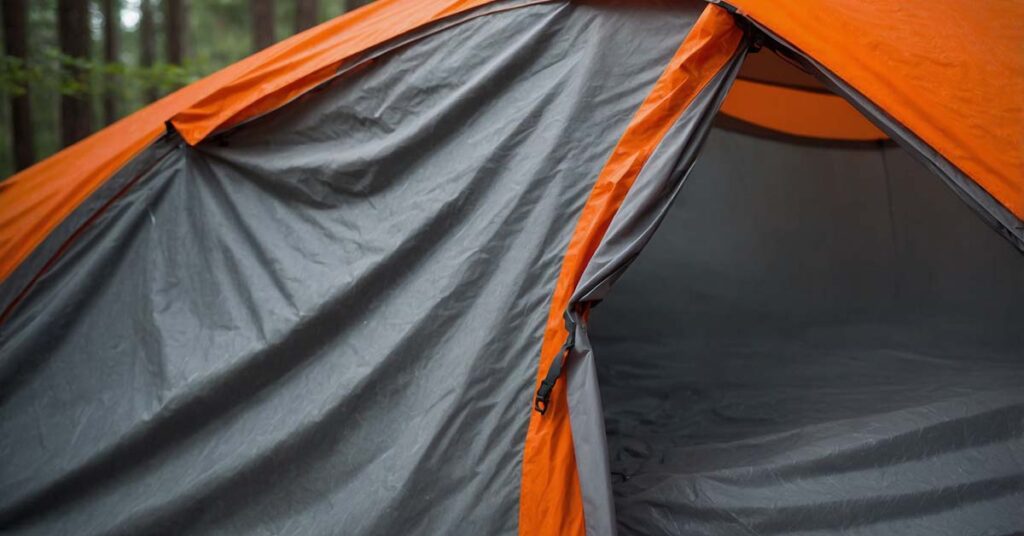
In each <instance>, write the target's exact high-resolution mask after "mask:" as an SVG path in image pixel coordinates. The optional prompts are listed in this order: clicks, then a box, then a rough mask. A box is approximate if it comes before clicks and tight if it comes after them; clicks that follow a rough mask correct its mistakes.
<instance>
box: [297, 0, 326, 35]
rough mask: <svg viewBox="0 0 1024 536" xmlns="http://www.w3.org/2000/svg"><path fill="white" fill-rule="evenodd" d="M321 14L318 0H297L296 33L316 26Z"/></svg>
mask: <svg viewBox="0 0 1024 536" xmlns="http://www.w3.org/2000/svg"><path fill="white" fill-rule="evenodd" d="M319 12H320V6H319V2H317V0H295V33H299V32H301V31H302V30H306V29H309V28H312V27H313V26H316V23H317V19H318V17H317V13H319Z"/></svg>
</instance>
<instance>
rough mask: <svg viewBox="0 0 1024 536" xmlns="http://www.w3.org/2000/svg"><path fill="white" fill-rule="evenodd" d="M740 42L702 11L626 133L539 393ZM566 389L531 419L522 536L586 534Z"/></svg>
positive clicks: (599, 184) (725, 24)
mask: <svg viewBox="0 0 1024 536" xmlns="http://www.w3.org/2000/svg"><path fill="white" fill-rule="evenodd" d="M742 35H743V32H742V30H740V29H739V28H738V27H737V26H736V25H735V21H734V19H733V18H732V16H731V15H730V14H729V13H728V12H726V11H725V10H723V9H721V8H719V7H718V6H714V5H709V6H708V7H707V8H705V10H704V12H703V13H702V14H701V17H700V19H698V20H697V23H696V25H695V26H694V27H693V29H692V30H691V31H690V33H689V35H688V36H687V37H686V40H685V41H684V42H683V44H682V45H681V46H680V48H679V50H678V51H677V52H676V53H675V56H673V58H672V60H671V61H670V62H669V64H668V66H667V67H666V68H665V71H664V72H663V73H662V75H661V76H660V78H659V79H658V80H657V81H656V82H655V84H654V87H653V88H652V89H651V93H650V94H649V95H648V96H647V97H646V98H645V99H644V102H643V103H642V104H641V105H640V107H639V108H638V109H637V112H636V114H635V115H634V116H633V118H632V120H631V121H630V123H629V125H628V126H627V127H626V131H625V132H624V133H623V135H622V137H621V138H620V139H619V142H618V144H617V145H616V147H615V149H614V150H613V151H612V154H611V156H610V157H609V159H608V162H607V163H606V164H605V166H604V168H603V169H602V170H601V173H600V175H599V176H598V178H597V181H596V183H595V184H594V187H593V189H592V190H591V192H590V195H589V197H588V198H587V201H586V204H585V205H584V207H583V211H582V213H581V214H580V219H579V221H578V222H577V224H576V229H575V230H574V231H573V236H572V238H571V239H570V242H569V246H568V249H567V250H566V253H565V259H564V261H563V263H562V269H561V272H560V273H559V276H558V281H557V283H556V286H555V291H554V294H553V295H552V298H551V309H550V311H549V313H548V321H547V326H546V328H545V331H544V341H543V343H542V346H541V355H540V367H539V368H538V375H537V379H536V385H535V387H539V386H540V382H541V381H543V379H544V375H545V373H546V372H547V369H548V367H549V366H550V365H551V363H552V361H553V360H554V359H555V356H556V355H557V354H558V353H559V350H560V348H561V346H562V343H563V342H564V340H565V337H566V335H567V334H566V331H565V326H564V323H563V322H564V321H563V319H562V313H563V312H564V311H565V309H566V307H567V306H568V304H569V299H570V298H571V297H572V293H573V291H574V290H575V288H576V285H577V283H578V282H579V279H580V277H582V275H583V271H584V269H585V268H586V266H587V263H588V262H589V261H590V258H591V256H592V255H593V254H594V251H595V250H596V249H597V247H598V245H599V244H600V243H601V239H602V238H603V237H604V233H605V231H607V229H608V226H609V225H610V224H611V221H612V218H613V217H614V216H615V213H616V211H618V209H619V207H620V206H621V204H622V201H623V200H624V199H625V198H626V194H627V193H628V192H629V189H630V187H631V186H632V185H633V182H634V181H635V180H636V178H637V176H638V175H639V174H640V170H641V169H642V168H643V167H644V164H645V163H646V162H647V159H648V158H649V157H650V156H651V154H653V153H654V150H655V148H656V147H657V145H658V143H659V142H660V141H661V139H662V138H663V137H664V135H665V134H666V133H667V132H668V130H669V128H671V126H672V125H673V124H674V123H675V122H676V121H677V120H678V119H679V118H680V117H681V116H682V114H683V113H684V112H685V111H686V109H687V107H688V106H689V105H690V103H691V102H692V101H693V99H694V98H696V96H697V95H698V94H699V93H700V91H701V90H702V89H703V88H704V87H705V86H706V85H707V83H708V82H709V81H710V80H711V79H712V78H714V76H715V75H716V74H717V73H718V72H719V71H720V70H721V69H722V68H723V66H725V64H726V63H727V62H728V61H729V59H730V58H731V57H732V55H733V54H734V53H735V52H736V48H737V46H738V45H739V43H740V39H741V38H742ZM564 387H565V382H564V381H562V382H559V383H558V384H556V386H555V388H554V391H553V392H552V396H551V402H550V405H549V406H548V410H547V413H546V414H544V415H541V414H539V413H537V412H531V418H530V425H529V429H528V431H527V436H526V446H525V447H524V452H523V480H522V487H521V495H520V500H519V501H520V502H519V532H520V534H527V535H531V536H533V535H544V536H548V535H552V536H554V535H560V536H571V535H581V534H583V533H584V519H583V502H582V497H581V495H580V488H579V480H578V476H577V473H576V459H575V455H574V449H573V443H572V431H571V429H570V425H569V412H568V401H567V399H566V393H565V388H564ZM529 407H530V406H527V407H524V411H526V410H527V408H529Z"/></svg>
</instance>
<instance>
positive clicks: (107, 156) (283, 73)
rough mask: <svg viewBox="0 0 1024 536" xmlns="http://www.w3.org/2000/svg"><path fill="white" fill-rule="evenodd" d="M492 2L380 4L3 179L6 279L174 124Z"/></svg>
mask: <svg viewBox="0 0 1024 536" xmlns="http://www.w3.org/2000/svg"><path fill="white" fill-rule="evenodd" d="M490 1H491V0H379V1H377V2H374V3H373V4H370V5H368V6H366V7H364V8H362V9H359V10H356V11H353V12H352V13H349V14H348V15H346V16H344V17H339V18H337V19H334V20H332V21H330V22H327V23H325V24H321V25H320V26H317V27H315V28H312V29H310V30H308V31H305V32H303V33H301V34H298V35H295V36H293V37H291V38H289V39H286V40H284V41H282V42H280V43H278V44H276V45H274V46H272V47H269V48H267V49H265V50H263V51H261V52H259V53H256V54H254V55H252V56H249V57H248V58H245V59H244V60H242V61H240V62H238V63H235V64H234V65H231V66H230V67H227V68H225V69H223V70H221V71H219V72H217V73H214V74H212V75H210V76H208V77H206V78H204V79H202V80H200V81H198V82H196V83H194V84H190V85H189V86H187V87H185V88H182V89H181V90H179V91H177V92H175V93H173V94H171V95H169V96H167V97H165V98H163V99H161V100H159V101H157V102H156V103H154V104H151V105H150V106H147V107H146V108H143V109H142V110H139V111H138V112H135V113H134V114H132V115H129V116H128V117H125V118H124V119H122V120H120V121H118V122H117V123H114V124H113V125H111V126H109V127H107V128H105V129H103V130H101V131H99V132H97V133H96V134H93V135H92V136H90V137H88V138H86V139H84V140H82V141H81V142H79V143H77V144H75V145H73V146H71V147H69V148H68V149H65V150H63V151H61V152H59V153H57V154H56V155H54V156H53V157H51V158H49V159H47V160H44V161H43V162H40V163H38V164H36V165H35V166H32V167H31V168H29V169H26V170H24V171H22V172H21V173H18V174H17V175H15V176H13V177H11V178H9V179H7V180H5V181H3V182H0V281H3V280H4V279H6V278H7V276H9V275H10V274H11V272H13V271H14V269H15V268H17V267H18V265H19V264H21V262H22V261H23V260H24V259H25V258H26V257H28V255H29V254H30V253H31V252H32V251H33V250H34V249H35V248H36V247H37V246H39V244H40V243H42V241H43V240H44V239H45V238H46V237H47V235H49V234H50V232H51V231H52V230H53V229H54V228H55V227H57V225H59V224H60V222H61V221H63V220H64V218H66V217H67V216H68V214H70V213H71V212H72V211H73V210H74V209H75V208H76V207H78V206H79V205H80V204H81V203H82V202H83V201H84V200H85V199H86V198H88V197H89V195H90V194H92V193H93V192H95V191H96V189H97V188H99V187H100V186H101V185H102V184H103V183H104V182H105V181H106V180H107V179H108V178H110V177H111V176H112V175H113V174H114V173H115V172H117V170H118V169H120V168H121V166H123V165H124V164H125V163H126V162H128V160H130V159H131V158H132V157H133V156H135V155H136V154H138V153H139V152H140V151H142V149H144V148H145V147H146V146H148V145H149V144H150V143H152V142H153V141H154V140H155V139H157V138H158V137H159V136H160V135H161V134H162V133H163V132H164V129H165V126H164V125H165V123H166V122H167V121H172V122H173V123H174V125H175V127H176V128H177V129H178V130H179V132H180V133H181V134H182V136H183V137H184V138H185V139H186V141H188V142H189V143H191V144H195V143H198V142H199V141H201V140H202V139H203V138H205V137H206V136H207V135H209V134H210V133H212V132H213V131H215V130H217V129H218V128H221V127H223V126H225V125H227V124H229V123H235V122H238V121H242V120H244V119H246V118H248V117H252V116H254V115H257V114H259V113H263V112H266V111H268V110H271V109H273V108H275V107H277V106H279V105H281V104H283V103H285V102H287V101H288V100H290V99H292V98H294V97H295V96H297V95H298V94H301V93H302V92H305V91H307V90H309V89H311V88H312V87H314V86H316V85H317V84H318V83H320V82H322V81H323V80H325V79H327V78H329V77H330V76H332V75H333V74H334V71H335V69H336V68H337V67H338V65H339V64H340V63H341V62H343V61H344V60H345V59H347V58H349V57H352V56H353V55H355V54H358V53H360V52H362V51H364V50H366V49H367V48H369V47H372V46H374V45H377V44H379V43H381V42H384V41H387V40H389V39H392V38H394V37H397V36H400V35H402V34H405V33H407V32H409V31H412V30H415V29H416V28H419V27H421V26H423V25H426V24H429V23H431V22H434V21H437V20H440V19H442V18H444V17H447V16H450V15H454V14H458V13H462V12H465V11H468V10H470V9H473V8H476V7H479V6H482V5H484V4H487V3H489V2H490Z"/></svg>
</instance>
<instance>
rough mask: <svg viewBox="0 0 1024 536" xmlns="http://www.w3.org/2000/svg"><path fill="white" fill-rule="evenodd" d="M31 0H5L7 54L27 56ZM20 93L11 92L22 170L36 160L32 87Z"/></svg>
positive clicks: (17, 157)
mask: <svg viewBox="0 0 1024 536" xmlns="http://www.w3.org/2000/svg"><path fill="white" fill-rule="evenodd" d="M27 7H28V0H3V9H4V47H5V50H6V51H7V55H9V56H11V57H14V58H18V59H19V60H21V62H22V65H24V64H25V62H26V61H27V60H28V24H27V22H28V21H27V18H26V16H25V15H26V11H25V10H26V9H27ZM24 89H25V92H24V93H22V94H20V95H11V103H10V104H11V137H12V139H13V141H14V167H15V169H17V170H18V171H21V170H23V169H25V168H27V167H29V166H31V165H32V163H33V162H34V161H35V150H34V148H33V143H32V112H31V110H30V108H29V88H28V87H27V86H26V87H25V88H24Z"/></svg>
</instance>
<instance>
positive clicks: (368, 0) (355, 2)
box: [345, 0, 373, 11]
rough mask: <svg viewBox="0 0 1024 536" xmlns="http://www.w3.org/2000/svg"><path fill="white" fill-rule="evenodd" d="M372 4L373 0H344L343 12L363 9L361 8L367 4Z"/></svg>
mask: <svg viewBox="0 0 1024 536" xmlns="http://www.w3.org/2000/svg"><path fill="white" fill-rule="evenodd" d="M372 3H373V0H346V1H345V11H353V10H355V9H358V8H361V7H363V6H365V5H367V4H372Z"/></svg>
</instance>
